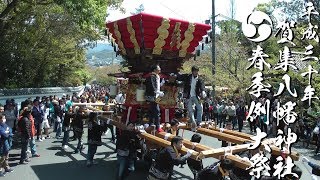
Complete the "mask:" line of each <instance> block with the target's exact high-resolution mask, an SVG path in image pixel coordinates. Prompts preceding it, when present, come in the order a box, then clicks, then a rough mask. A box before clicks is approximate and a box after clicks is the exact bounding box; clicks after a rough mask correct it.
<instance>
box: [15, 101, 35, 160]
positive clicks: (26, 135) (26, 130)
mask: <svg viewBox="0 0 320 180" xmlns="http://www.w3.org/2000/svg"><path fill="white" fill-rule="evenodd" d="M31 112H32V106H31V105H28V106H27V107H26V108H25V110H24V111H23V112H22V117H21V119H20V120H19V122H18V127H19V130H20V132H21V155H20V164H26V163H28V162H30V160H29V157H28V154H27V150H28V142H29V139H31V137H32V135H31V121H30V119H29V117H30V115H31Z"/></svg>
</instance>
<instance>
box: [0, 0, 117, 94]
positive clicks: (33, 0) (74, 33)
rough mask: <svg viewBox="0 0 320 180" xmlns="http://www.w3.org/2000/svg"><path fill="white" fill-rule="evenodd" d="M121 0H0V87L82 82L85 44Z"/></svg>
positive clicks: (64, 84) (86, 75) (68, 84)
mask: <svg viewBox="0 0 320 180" xmlns="http://www.w3.org/2000/svg"><path fill="white" fill-rule="evenodd" d="M121 1H122V0H112V1H111V0H109V1H103V0H90V1H88V0H66V1H62V0H41V1H40V0H23V1H22V0H8V1H0V39H1V44H0V66H1V69H0V77H1V78H0V88H19V87H44V86H73V85H77V84H78V85H80V84H82V83H85V81H87V80H88V78H89V77H90V75H89V74H88V71H87V70H86V67H85V64H86V59H85V48H86V46H88V45H90V43H88V42H92V41H95V40H98V39H99V38H100V37H101V33H100V32H102V31H100V30H99V29H104V27H105V26H104V22H105V17H106V10H107V7H108V6H112V7H114V8H118V7H120V4H121ZM83 76H84V77H83ZM77 78H78V79H77Z"/></svg>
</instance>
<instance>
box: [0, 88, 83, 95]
mask: <svg viewBox="0 0 320 180" xmlns="http://www.w3.org/2000/svg"><path fill="white" fill-rule="evenodd" d="M84 87H85V86H78V87H46V88H20V89H0V98H1V97H7V96H23V95H34V94H39V95H41V94H59V93H74V92H76V93H79V92H80V91H82V90H83V89H84Z"/></svg>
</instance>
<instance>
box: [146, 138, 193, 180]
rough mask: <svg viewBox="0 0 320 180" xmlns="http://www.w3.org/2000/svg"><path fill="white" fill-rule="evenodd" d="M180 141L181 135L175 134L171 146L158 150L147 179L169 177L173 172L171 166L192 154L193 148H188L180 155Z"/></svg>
mask: <svg viewBox="0 0 320 180" xmlns="http://www.w3.org/2000/svg"><path fill="white" fill-rule="evenodd" d="M182 141H183V138H182V137H180V136H176V137H174V138H172V140H171V146H168V147H166V148H163V149H162V150H161V151H160V152H159V154H158V156H157V158H156V161H155V163H154V164H153V165H152V166H151V168H150V170H149V175H148V178H147V179H148V180H153V179H158V180H167V179H171V175H172V174H173V166H174V165H176V166H177V165H180V164H185V163H186V160H187V159H188V158H189V157H190V156H191V155H192V152H193V150H188V152H187V154H186V155H184V156H182V157H181V156H180V154H179V150H181V148H182V145H183V143H182Z"/></svg>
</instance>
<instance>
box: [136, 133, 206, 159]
mask: <svg viewBox="0 0 320 180" xmlns="http://www.w3.org/2000/svg"><path fill="white" fill-rule="evenodd" d="M140 137H141V138H144V139H146V140H147V141H151V142H153V143H156V144H158V145H160V146H162V147H168V146H171V142H169V141H167V140H164V139H162V138H159V137H157V136H154V135H152V134H149V133H141V134H140ZM188 150H189V149H187V148H185V147H182V148H181V150H180V152H181V153H182V154H187V152H188ZM199 155H200V153H199V152H197V151H194V152H193V153H192V155H191V158H192V159H199V158H200V156H199Z"/></svg>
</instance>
